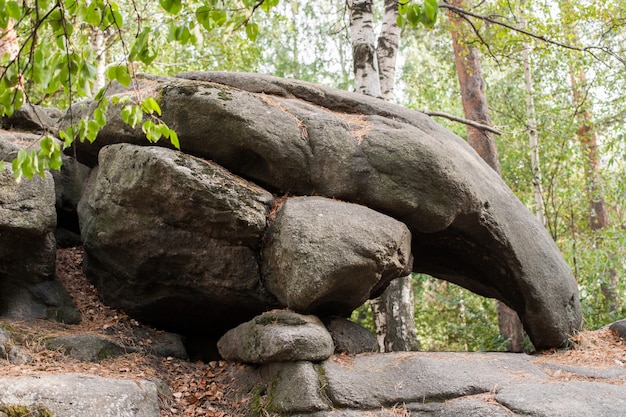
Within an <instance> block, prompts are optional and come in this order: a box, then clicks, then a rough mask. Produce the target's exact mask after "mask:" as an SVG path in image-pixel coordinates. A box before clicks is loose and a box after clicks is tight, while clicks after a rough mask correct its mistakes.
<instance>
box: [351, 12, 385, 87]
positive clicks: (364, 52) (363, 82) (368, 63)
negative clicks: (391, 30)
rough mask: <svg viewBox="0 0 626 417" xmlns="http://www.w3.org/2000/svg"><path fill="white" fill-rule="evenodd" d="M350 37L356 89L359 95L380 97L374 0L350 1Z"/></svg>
mask: <svg viewBox="0 0 626 417" xmlns="http://www.w3.org/2000/svg"><path fill="white" fill-rule="evenodd" d="M348 8H349V10H350V36H351V38H352V59H353V65H354V89H355V91H356V92H357V93H362V94H366V95H368V96H373V97H380V80H379V78H378V76H379V75H378V63H377V59H376V36H375V34H374V15H373V13H372V9H373V0H348Z"/></svg>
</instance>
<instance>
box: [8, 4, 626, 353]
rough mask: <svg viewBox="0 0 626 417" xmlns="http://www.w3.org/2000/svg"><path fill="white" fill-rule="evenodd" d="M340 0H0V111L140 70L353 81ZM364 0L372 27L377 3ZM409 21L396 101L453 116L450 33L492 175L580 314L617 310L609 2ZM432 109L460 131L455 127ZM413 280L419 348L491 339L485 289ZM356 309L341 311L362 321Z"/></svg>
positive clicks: (613, 32) (620, 122) (613, 316)
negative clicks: (554, 258)
mask: <svg viewBox="0 0 626 417" xmlns="http://www.w3.org/2000/svg"><path fill="white" fill-rule="evenodd" d="M348 3H350V2H346V0H315V1H313V0H299V1H297V0H280V1H277V0H274V1H270V0H266V1H254V0H242V1H237V2H235V1H232V2H221V1H218V0H211V1H195V0H192V1H187V2H185V4H181V2H180V1H169V0H162V1H160V2H154V1H147V0H134V1H132V0H119V1H118V2H117V3H113V2H108V1H102V0H98V1H96V0H93V1H79V2H76V1H50V0H47V1H21V2H17V1H3V0H0V36H1V38H0V47H2V44H3V43H4V42H6V41H8V40H9V38H10V34H11V33H14V34H15V35H16V36H17V39H18V41H19V42H18V43H17V44H18V48H17V50H16V51H13V52H11V51H9V53H7V54H5V55H4V56H3V57H2V60H1V61H0V77H1V79H0V116H1V115H2V114H9V113H11V112H12V109H14V108H15V107H16V106H18V105H19V104H20V103H21V102H24V101H29V102H31V103H34V104H40V105H45V106H56V107H60V108H65V107H67V106H68V105H69V104H70V103H71V102H75V101H77V100H79V99H81V98H82V97H93V96H96V95H97V93H98V91H99V90H100V89H101V88H102V87H105V86H106V84H107V83H108V81H111V80H117V81H119V82H122V83H123V84H125V83H130V77H131V76H132V74H134V73H139V72H148V73H152V74H162V75H173V74H176V73H177V72H181V71H189V70H225V71H249V72H260V73H266V74H272V75H277V76H281V77H287V78H295V79H300V80H305V81H311V82H315V83H321V84H325V85H329V86H333V87H338V88H342V89H348V90H352V89H354V71H353V56H352V53H353V49H352V45H351V37H350V13H349V8H348ZM385 3H390V2H389V1H387V2H385ZM391 3H393V2H391ZM427 3H432V2H429V1H427ZM420 4H422V3H420ZM373 5H374V6H375V7H374V9H373V12H374V22H373V23H374V28H375V31H380V30H381V29H380V28H381V25H382V22H383V15H384V8H383V6H384V4H383V1H382V0H381V1H378V2H376V1H374V2H373ZM426 7H427V5H426V4H422V6H421V8H420V10H422V13H424V12H425V10H426ZM455 7H459V8H461V9H462V10H464V11H465V13H462V14H454V13H453V9H454V8H455ZM411 13H413V15H411ZM415 18H416V16H415V11H413V12H411V11H410V10H404V14H403V15H402V17H401V18H400V19H399V23H401V24H402V23H408V24H406V25H404V27H403V29H402V32H401V36H400V44H399V55H398V60H397V64H396V68H397V72H396V74H395V101H396V102H397V103H398V104H401V105H403V106H406V107H409V108H413V109H418V110H423V111H429V112H440V113H446V114H447V115H449V116H450V115H451V116H456V117H458V118H465V117H466V115H465V114H464V109H463V105H462V101H461V92H460V88H459V81H458V76H457V63H456V62H455V57H456V58H458V54H459V53H458V51H457V53H456V55H457V56H455V51H454V50H453V42H452V36H457V41H458V42H460V43H462V44H463V46H465V47H466V48H469V50H474V51H476V52H477V53H479V54H480V56H481V64H482V76H483V78H484V82H485V85H486V97H487V101H488V103H489V113H490V115H491V122H492V123H491V124H492V126H493V127H494V128H495V129H496V130H497V131H499V132H500V134H499V135H495V136H494V138H495V141H496V144H497V150H498V157H499V163H500V167H501V175H502V177H503V178H504V180H505V182H506V183H507V184H508V185H509V186H510V187H511V188H512V189H513V191H514V192H515V194H516V195H517V196H518V198H519V199H520V200H521V201H522V202H524V203H525V204H526V205H527V207H528V208H529V209H530V210H531V211H533V212H535V213H537V216H538V218H539V219H540V221H542V222H543V223H544V224H545V226H546V228H547V229H548V230H549V232H550V234H551V235H552V237H553V238H554V240H555V242H556V243H557V245H558V247H559V248H560V249H561V251H562V252H563V254H564V256H565V259H566V260H567V262H568V263H569V265H570V267H571V268H572V271H573V273H574V275H575V277H576V279H577V280H578V283H579V286H580V293H581V303H582V306H583V313H584V317H585V323H584V327H585V328H587V329H596V328H598V327H601V326H603V325H605V324H608V323H610V322H612V321H615V320H617V319H620V318H624V317H625V316H626V306H625V305H624V300H625V296H626V283H625V282H624V279H623V277H624V274H625V272H626V212H625V207H626V204H625V200H626V175H625V174H624V172H625V168H626V121H625V119H626V3H624V0H606V1H603V2H597V1H593V0H583V1H576V2H574V1H573V0H540V1H534V0H485V1H480V2H479V1H475V2H474V3H473V4H471V3H469V4H468V3H466V2H458V1H450V2H448V3H441V4H440V5H439V15H438V17H436V21H435V22H434V24H433V23H432V22H429V21H427V20H426V21H425V20H424V19H423V18H422V19H421V21H422V23H425V24H423V25H419V26H417V25H414V24H411V21H412V20H415ZM403 19H404V20H403ZM418 19H419V17H418ZM459 39H460V41H459ZM3 52H5V51H3ZM143 111H144V112H146V113H154V112H157V113H158V111H160V110H157V109H156V108H150V105H147V108H146V107H144V108H143ZM140 115H141V112H140ZM129 117H131V118H132V115H131V116H129ZM436 120H437V121H438V122H440V123H442V124H443V125H445V126H446V127H448V128H449V129H451V130H452V131H454V132H455V133H456V134H458V135H459V136H461V137H464V138H467V136H468V133H467V129H466V125H465V124H463V123H459V122H455V121H452V120H450V117H436ZM100 122H101V120H100V121H99V120H97V118H96V120H94V121H93V122H90V123H91V124H87V125H85V126H84V127H83V129H84V132H83V133H84V134H83V136H85V137H86V138H87V139H90V131H91V130H92V129H97V127H98V123H100ZM166 133H167V130H164V131H163V134H164V135H165V136H167V134H166ZM92 136H93V135H92ZM93 137H95V136H93ZM51 152H52V151H51ZM412 287H413V291H414V294H415V321H416V326H417V333H418V339H419V342H420V344H421V348H422V349H425V350H493V349H504V348H506V345H507V340H505V339H504V338H503V337H502V336H501V335H500V332H499V330H498V319H497V314H496V303H495V301H494V300H491V299H485V298H483V297H479V296H476V295H474V294H472V293H470V292H468V291H466V290H464V289H462V288H460V287H457V286H455V285H453V284H450V283H447V282H444V281H440V280H436V279H433V278H430V277H427V276H423V275H417V274H415V275H413V277H412ZM368 311H369V310H368V309H367V308H366V307H362V308H361V309H359V310H357V311H356V312H355V313H354V315H353V317H354V318H356V319H358V320H360V321H362V322H364V323H366V324H369V325H372V323H371V314H370V313H369V312H368Z"/></svg>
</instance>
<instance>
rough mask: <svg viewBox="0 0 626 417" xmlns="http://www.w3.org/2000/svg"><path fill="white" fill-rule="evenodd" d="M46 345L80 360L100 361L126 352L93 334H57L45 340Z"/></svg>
mask: <svg viewBox="0 0 626 417" xmlns="http://www.w3.org/2000/svg"><path fill="white" fill-rule="evenodd" d="M46 347H47V348H48V349H51V350H58V351H61V352H63V354H65V355H67V356H69V357H71V358H74V359H76V360H78V361H82V362H100V361H103V360H106V359H110V358H114V357H116V356H120V355H123V354H124V353H126V351H125V349H124V348H123V347H122V346H120V345H118V344H117V343H115V342H112V341H110V340H108V339H106V338H104V337H103V336H100V335H95V334H72V335H68V336H58V337H55V338H53V339H50V340H48V341H46Z"/></svg>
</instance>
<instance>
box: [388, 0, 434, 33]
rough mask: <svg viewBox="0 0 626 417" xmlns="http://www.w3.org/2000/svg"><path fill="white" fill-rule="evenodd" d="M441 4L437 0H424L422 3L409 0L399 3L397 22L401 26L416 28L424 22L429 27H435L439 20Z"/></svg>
mask: <svg viewBox="0 0 626 417" xmlns="http://www.w3.org/2000/svg"><path fill="white" fill-rule="evenodd" d="M438 12H439V4H438V2H437V0H424V2H423V3H422V4H418V3H414V2H412V1H410V0H409V1H407V2H406V3H403V2H400V3H399V4H398V18H397V24H398V26H399V27H401V28H403V27H407V26H408V27H410V28H413V29H414V28H416V27H417V26H419V25H420V24H423V25H424V26H426V27H427V28H433V27H434V26H435V23H436V22H437V15H438Z"/></svg>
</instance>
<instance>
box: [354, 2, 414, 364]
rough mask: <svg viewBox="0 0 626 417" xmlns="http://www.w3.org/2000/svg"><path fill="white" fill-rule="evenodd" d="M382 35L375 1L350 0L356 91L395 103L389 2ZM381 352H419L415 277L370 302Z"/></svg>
mask: <svg viewBox="0 0 626 417" xmlns="http://www.w3.org/2000/svg"><path fill="white" fill-rule="evenodd" d="M384 7H385V10H384V17H383V23H382V28H381V33H380V35H379V36H378V39H376V35H375V33H374V16H373V9H374V1H373V0H348V8H349V10H350V35H351V37H352V51H353V52H352V53H353V59H354V89H355V91H357V92H359V93H363V94H367V95H370V96H374V97H381V98H384V99H385V100H389V101H391V100H394V99H395V94H394V85H395V73H396V57H397V55H398V44H399V41H400V28H399V27H398V25H397V23H396V20H397V16H398V3H397V2H396V1H395V0H385V2H384ZM370 305H371V307H372V315H373V319H374V327H375V329H376V339H377V340H378V345H379V348H380V351H381V352H391V351H405V350H417V349H418V347H419V344H418V341H417V331H416V329H415V300H414V295H413V285H412V278H411V276H410V275H409V276H407V277H403V278H397V279H395V280H393V281H392V282H391V284H390V285H389V287H387V289H386V290H385V292H384V293H383V294H382V295H381V296H380V297H378V298H377V299H374V300H370Z"/></svg>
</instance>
